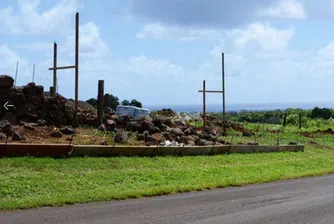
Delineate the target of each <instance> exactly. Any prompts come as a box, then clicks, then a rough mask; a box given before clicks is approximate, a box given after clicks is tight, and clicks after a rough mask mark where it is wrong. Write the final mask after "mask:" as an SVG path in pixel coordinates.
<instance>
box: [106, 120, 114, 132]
mask: <svg viewBox="0 0 334 224" xmlns="http://www.w3.org/2000/svg"><path fill="white" fill-rule="evenodd" d="M105 126H106V128H107V129H108V130H109V131H114V130H115V128H116V122H115V121H113V120H111V119H108V120H106V122H105Z"/></svg>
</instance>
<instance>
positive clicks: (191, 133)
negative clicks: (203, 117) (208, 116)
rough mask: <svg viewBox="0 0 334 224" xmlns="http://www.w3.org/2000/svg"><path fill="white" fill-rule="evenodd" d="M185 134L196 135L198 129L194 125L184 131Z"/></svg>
mask: <svg viewBox="0 0 334 224" xmlns="http://www.w3.org/2000/svg"><path fill="white" fill-rule="evenodd" d="M184 134H185V135H194V134H196V131H195V129H194V128H193V127H189V128H187V129H186V130H185V131H184Z"/></svg>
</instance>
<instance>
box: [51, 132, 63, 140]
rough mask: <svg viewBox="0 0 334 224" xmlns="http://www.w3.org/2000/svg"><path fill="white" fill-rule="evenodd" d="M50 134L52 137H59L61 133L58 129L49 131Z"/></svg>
mask: <svg viewBox="0 0 334 224" xmlns="http://www.w3.org/2000/svg"><path fill="white" fill-rule="evenodd" d="M51 136H52V137H54V138H61V137H62V136H63V134H62V133H61V132H60V131H58V130H56V131H53V132H52V133H51Z"/></svg>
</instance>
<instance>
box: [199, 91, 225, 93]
mask: <svg viewBox="0 0 334 224" xmlns="http://www.w3.org/2000/svg"><path fill="white" fill-rule="evenodd" d="M198 92H200V93H203V92H206V93H223V91H220V90H205V91H203V90H198Z"/></svg>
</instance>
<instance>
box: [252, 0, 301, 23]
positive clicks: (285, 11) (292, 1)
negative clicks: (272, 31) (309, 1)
mask: <svg viewBox="0 0 334 224" xmlns="http://www.w3.org/2000/svg"><path fill="white" fill-rule="evenodd" d="M259 16H269V17H275V18H282V19H304V18H306V17H307V13H306V11H305V8H304V5H303V3H301V2H300V1H298V0H281V1H279V2H277V3H276V4H275V5H273V6H270V7H268V8H267V9H265V10H263V11H261V12H260V13H259Z"/></svg>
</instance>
